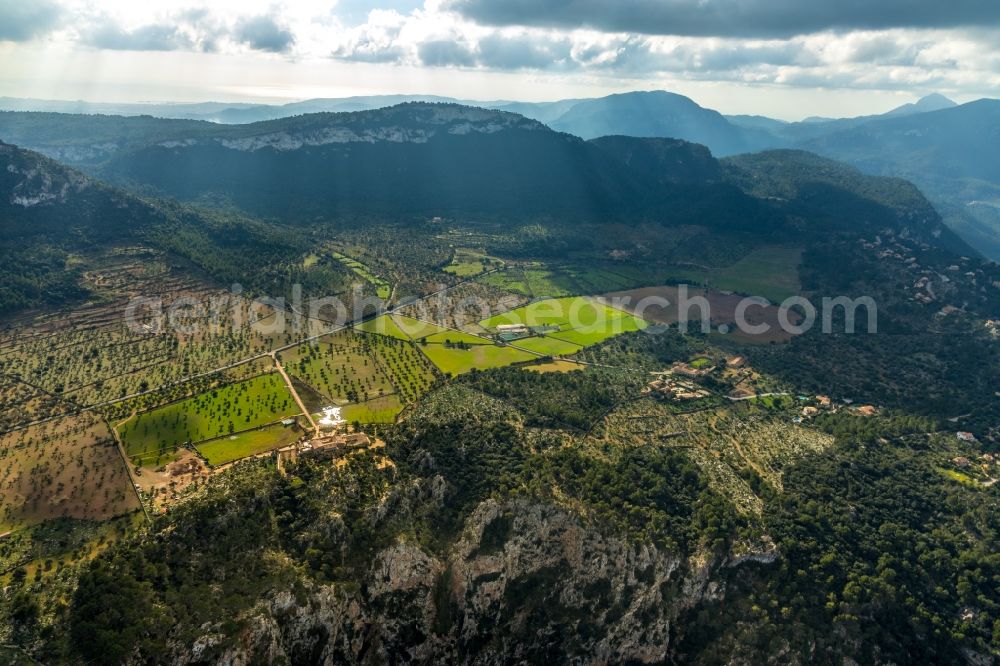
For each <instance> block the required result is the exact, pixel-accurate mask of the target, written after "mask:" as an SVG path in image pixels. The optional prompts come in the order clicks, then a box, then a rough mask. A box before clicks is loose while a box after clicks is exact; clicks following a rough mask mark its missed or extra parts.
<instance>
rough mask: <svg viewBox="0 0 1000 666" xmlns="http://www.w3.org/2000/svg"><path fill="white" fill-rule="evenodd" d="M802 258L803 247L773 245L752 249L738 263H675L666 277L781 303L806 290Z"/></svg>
mask: <svg viewBox="0 0 1000 666" xmlns="http://www.w3.org/2000/svg"><path fill="white" fill-rule="evenodd" d="M801 261H802V249H801V248H797V247H780V246H776V245H769V246H765V247H759V248H757V249H755V250H752V251H751V252H750V253H749V254H747V255H746V256H745V257H743V258H742V259H740V260H739V261H737V262H736V263H734V264H731V265H729V266H725V267H722V268H707V267H706V268H695V267H691V266H671V267H668V268H667V269H666V279H669V280H670V281H672V282H679V283H687V284H691V285H707V286H708V287H710V288H712V289H716V290H719V291H732V292H736V293H738V294H747V295H750V296H763V297H764V298H766V299H768V300H769V301H771V302H772V303H780V302H781V301H783V300H785V299H786V298H788V297H789V296H795V295H796V294H798V293H799V292H800V291H801V290H802V284H801V282H800V281H799V264H800V263H801Z"/></svg>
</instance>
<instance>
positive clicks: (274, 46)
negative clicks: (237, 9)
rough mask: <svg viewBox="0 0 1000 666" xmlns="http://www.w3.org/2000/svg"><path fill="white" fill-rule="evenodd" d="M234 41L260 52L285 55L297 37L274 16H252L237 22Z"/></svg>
mask: <svg viewBox="0 0 1000 666" xmlns="http://www.w3.org/2000/svg"><path fill="white" fill-rule="evenodd" d="M233 39H234V40H235V41H237V42H239V43H241V44H246V45H247V46H249V47H250V48H252V49H256V50H258V51H270V52H272V53H284V52H286V51H288V50H290V49H291V48H292V45H293V44H294V43H295V35H294V34H292V31H291V30H289V29H288V28H286V27H283V26H281V25H279V24H278V21H277V20H276V19H275V18H274V17H273V16H266V15H262V16H252V17H248V18H242V19H240V20H239V21H237V22H236V28H235V29H234V30H233Z"/></svg>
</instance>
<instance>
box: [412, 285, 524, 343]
mask: <svg viewBox="0 0 1000 666" xmlns="http://www.w3.org/2000/svg"><path fill="white" fill-rule="evenodd" d="M527 302H528V298H527V297H526V296H523V295H521V294H514V293H510V292H506V291H502V290H500V289H497V288H495V287H491V286H490V285H487V284H483V283H481V282H465V283H463V284H460V285H458V286H456V287H453V288H452V289H449V290H448V291H446V292H443V293H440V294H437V295H436V296H432V297H430V298H425V299H421V300H420V301H418V302H416V303H414V304H412V305H409V306H407V307H405V308H401V309H400V310H398V312H399V314H401V315H406V316H408V317H412V318H415V319H420V320H422V321H428V322H431V323H433V324H437V325H438V326H440V327H442V328H446V329H452V330H455V329H458V330H462V331H466V332H467V333H485V331H484V330H483V328H482V327H481V326H479V322H480V321H482V320H483V319H486V318H489V317H492V316H493V315H495V314H497V313H499V312H507V311H508V310H513V309H514V308H517V307H520V306H522V305H524V304H525V303H527Z"/></svg>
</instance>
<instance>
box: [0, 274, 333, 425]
mask: <svg viewBox="0 0 1000 666" xmlns="http://www.w3.org/2000/svg"><path fill="white" fill-rule="evenodd" d="M175 297H176V298H178V299H180V298H191V299H193V300H192V301H191V302H190V304H189V305H188V306H184V307H176V308H175V307H173V305H170V306H167V308H166V309H167V311H168V313H169V314H166V315H164V317H148V318H143V317H142V316H137V317H136V319H135V320H129V319H128V317H127V314H128V311H127V309H126V307H125V306H124V305H122V304H114V305H107V306H104V307H103V308H102V309H100V310H97V311H92V312H89V313H88V314H87V315H86V318H81V317H82V314H81V317H77V318H75V319H76V322H77V325H66V326H62V327H59V328H53V329H49V328H48V327H47V326H46V324H45V322H41V323H39V324H37V325H36V326H34V327H32V328H30V329H26V330H23V331H19V332H18V334H17V335H16V337H13V336H12V337H11V338H10V339H9V341H8V344H7V345H6V346H5V347H4V348H3V350H2V351H0V374H4V375H6V376H9V377H12V378H16V379H18V380H20V381H22V382H25V383H28V384H31V385H33V386H36V387H38V388H39V389H42V390H44V391H45V392H47V393H49V394H52V395H55V396H58V397H61V398H63V399H65V400H67V401H71V402H73V403H76V404H79V405H85V406H92V405H97V404H104V403H106V402H109V401H112V400H115V399H121V398H124V397H126V396H130V395H134V394H137V393H142V392H146V391H148V390H151V389H156V388H158V387H162V386H167V385H169V384H173V383H176V382H179V381H182V380H184V379H186V378H189V377H191V376H194V375H197V374H200V373H204V372H208V371H211V370H214V369H216V368H221V367H225V366H228V365H230V364H233V363H237V362H239V361H240V360H242V359H247V358H251V357H253V356H256V355H260V354H264V353H266V352H268V351H270V350H271V349H274V348H275V347H278V346H281V345H284V344H288V343H290V342H292V341H293V339H294V338H296V337H304V336H305V335H308V334H315V333H316V328H317V326H320V324H318V323H316V322H313V325H312V326H305V327H303V330H302V331H301V332H296V331H295V330H293V328H292V327H291V326H289V325H287V322H286V323H284V324H283V323H282V322H281V321H280V320H279V318H278V316H277V315H275V314H274V313H273V311H271V310H270V309H269V308H266V307H265V306H261V305H255V304H252V303H251V302H250V301H248V300H246V299H242V298H236V297H232V296H231V295H230V294H227V293H222V294H221V295H220V294H217V293H210V292H205V291H198V292H195V291H190V292H185V293H181V294H175ZM216 297H218V298H219V299H220V300H219V301H218V302H217V304H218V303H222V302H224V301H226V299H231V300H230V301H229V303H230V305H226V306H221V305H220V306H219V307H220V308H221V312H222V314H219V315H218V316H216V315H214V314H208V313H206V311H205V310H204V308H205V307H208V305H209V303H210V302H211V301H212V300H213V299H214V298H216ZM169 302H170V303H171V304H173V303H177V302H179V301H176V300H172V301H169ZM181 303H183V302H182V301H181ZM194 303H197V305H195V304H194ZM230 307H232V308H236V309H237V311H238V312H237V313H236V315H235V316H229V315H228V314H225V313H228V312H229V308H230ZM70 319H71V320H72V319H73V318H70ZM42 416H45V414H43V415H42Z"/></svg>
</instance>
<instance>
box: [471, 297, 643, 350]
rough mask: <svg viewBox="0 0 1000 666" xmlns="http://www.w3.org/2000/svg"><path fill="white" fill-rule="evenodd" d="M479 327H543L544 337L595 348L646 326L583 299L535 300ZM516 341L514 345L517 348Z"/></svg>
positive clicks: (620, 313)
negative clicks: (603, 342)
mask: <svg viewBox="0 0 1000 666" xmlns="http://www.w3.org/2000/svg"><path fill="white" fill-rule="evenodd" d="M480 324H481V325H482V326H483V327H484V328H486V329H489V330H497V327H498V326H503V325H517V324H520V325H524V326H527V327H529V328H532V329H538V328H543V329H546V330H545V332H544V336H545V337H548V338H553V339H556V340H560V341H562V342H563V343H568V344H573V345H578V346H580V347H587V346H590V345H595V344H597V343H599V342H602V341H604V340H606V339H608V338H610V337H613V336H615V335H620V334H622V333H626V332H629V331H637V330H642V329H643V328H645V327H646V326H647V323H646V322H645V321H644V320H642V319H639V318H637V317H634V316H632V315H630V314H628V313H626V312H623V311H621V310H617V309H615V308H612V307H609V306H607V305H605V304H603V303H601V302H600V301H598V300H596V299H592V298H587V297H583V296H577V297H570V298H558V299H548V300H544V301H537V302H535V303H531V304H530V305H526V306H524V307H521V308H518V309H516V310H511V311H510V312H506V313H504V314H501V315H497V316H495V317H491V318H490V319H487V320H485V321H482V322H480ZM520 342H522V341H517V342H515V343H514V344H515V345H517V346H521V345H520ZM534 344H539V343H534ZM542 344H543V345H544V343H542ZM553 346H555V344H554V343H553Z"/></svg>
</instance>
